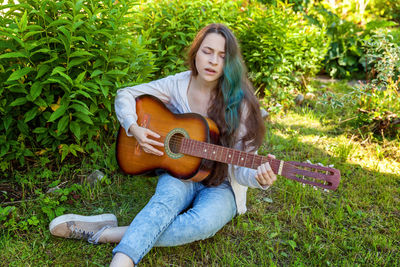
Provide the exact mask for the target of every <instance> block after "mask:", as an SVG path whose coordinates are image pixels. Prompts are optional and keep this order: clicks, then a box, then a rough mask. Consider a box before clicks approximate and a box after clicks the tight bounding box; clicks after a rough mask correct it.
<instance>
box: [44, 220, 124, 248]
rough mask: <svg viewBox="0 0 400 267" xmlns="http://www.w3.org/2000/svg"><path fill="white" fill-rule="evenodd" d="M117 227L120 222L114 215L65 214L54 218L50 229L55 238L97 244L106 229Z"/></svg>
mask: <svg viewBox="0 0 400 267" xmlns="http://www.w3.org/2000/svg"><path fill="white" fill-rule="evenodd" d="M117 226H118V221H117V217H115V215H114V214H100V215H94V216H82V215H77V214H64V215H61V216H58V217H57V218H54V219H53V220H52V221H51V222H50V225H49V229H50V233H51V234H52V235H54V236H60V237H65V238H77V239H86V240H87V241H89V242H90V243H94V244H97V243H98V241H99V239H100V235H101V234H102V233H103V231H104V230H105V229H107V228H111V227H117Z"/></svg>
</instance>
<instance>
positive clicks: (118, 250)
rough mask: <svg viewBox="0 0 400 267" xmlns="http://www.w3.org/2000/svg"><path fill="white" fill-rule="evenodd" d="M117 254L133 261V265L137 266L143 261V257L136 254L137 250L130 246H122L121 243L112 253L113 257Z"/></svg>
mask: <svg viewBox="0 0 400 267" xmlns="http://www.w3.org/2000/svg"><path fill="white" fill-rule="evenodd" d="M117 253H123V254H125V255H126V256H128V257H129V258H131V260H132V261H133V264H134V265H135V266H136V265H137V264H138V263H139V261H140V260H141V257H140V256H139V255H138V254H137V253H136V252H135V249H133V248H131V247H130V246H128V245H126V244H121V243H119V244H118V245H117V246H116V247H115V248H114V249H113V251H112V254H113V256H115V254H117Z"/></svg>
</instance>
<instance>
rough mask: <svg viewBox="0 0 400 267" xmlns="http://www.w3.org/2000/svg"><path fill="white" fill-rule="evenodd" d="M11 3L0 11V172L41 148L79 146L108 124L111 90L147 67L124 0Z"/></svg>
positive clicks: (143, 75)
mask: <svg viewBox="0 0 400 267" xmlns="http://www.w3.org/2000/svg"><path fill="white" fill-rule="evenodd" d="M19 2H20V4H9V5H3V6H2V7H1V9H3V10H4V12H3V14H2V15H1V16H0V25H1V26H0V47H1V48H2V49H1V50H0V112H1V117H2V120H3V123H2V124H0V132H1V134H0V161H1V162H2V165H1V168H2V170H3V171H4V170H6V169H7V168H10V167H11V161H13V160H19V164H20V165H23V164H24V163H25V159H24V158H25V157H33V156H35V155H41V154H44V153H46V152H49V151H51V152H54V151H57V150H59V152H60V153H62V159H63V158H64V157H65V156H66V155H68V153H72V154H75V155H77V154H76V153H77V152H83V151H84V148H85V145H86V144H88V143H90V142H96V140H97V139H98V138H99V136H102V135H104V133H103V132H107V131H108V130H110V129H111V130H112V131H114V129H113V125H114V122H115V118H114V116H113V111H112V104H113V96H114V94H115V91H116V89H117V88H118V87H121V86H122V85H123V84H128V83H132V82H142V81H144V80H146V79H148V78H149V77H151V76H152V72H153V71H154V67H153V56H152V54H151V53H150V52H149V51H147V50H146V49H145V46H146V44H147V40H145V39H143V38H141V36H133V35H131V34H129V32H130V31H129V29H128V28H127V25H130V24H129V23H131V22H132V19H130V18H128V17H127V15H128V14H130V9H131V8H132V4H130V3H129V1H117V2H115V1H111V0H106V1H95V0H87V1H74V0H59V1H49V0H35V1H29V0H20V1H19ZM8 9H9V10H8ZM131 17H133V16H131Z"/></svg>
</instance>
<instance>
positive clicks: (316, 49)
mask: <svg viewBox="0 0 400 267" xmlns="http://www.w3.org/2000/svg"><path fill="white" fill-rule="evenodd" d="M140 11H141V12H140V15H137V16H136V17H137V20H138V21H137V23H136V25H137V27H136V31H137V32H138V33H141V34H145V35H146V36H149V37H150V38H151V39H152V44H151V45H150V46H149V49H151V51H152V52H154V53H155V54H156V58H157V59H156V65H157V67H158V68H159V71H158V72H157V75H158V76H159V77H163V76H166V75H168V74H171V73H175V72H179V71H183V70H185V69H186V68H185V67H184V65H183V63H184V59H185V54H186V50H185V48H187V46H188V45H190V42H191V41H192V40H193V38H194V36H195V34H196V33H197V31H198V30H200V29H201V28H202V27H204V26H205V25H207V24H209V23H212V22H216V23H224V24H226V25H227V26H229V27H230V28H231V29H232V30H233V31H234V33H235V34H236V36H237V37H238V39H239V42H240V45H241V48H242V53H243V56H244V60H245V62H246V64H247V67H248V68H249V72H250V77H251V79H252V81H253V83H254V85H255V87H256V88H258V90H259V92H260V93H261V94H265V95H267V96H271V97H276V94H279V95H280V96H278V97H277V99H278V100H279V101H281V100H282V101H284V100H286V99H287V95H286V94H285V92H286V91H285V90H283V91H282V90H281V89H278V88H282V87H285V86H288V85H293V84H296V85H298V84H299V81H300V82H302V81H304V80H307V78H308V77H310V76H313V75H314V74H315V73H317V72H318V71H319V69H320V68H321V61H322V60H323V58H324V56H325V54H326V51H327V47H328V45H329V43H327V42H326V41H327V40H326V38H325V35H324V31H323V30H321V29H319V28H318V27H316V26H313V25H308V24H307V22H306V21H304V20H303V18H302V17H301V15H299V14H296V13H294V12H293V11H292V10H291V8H290V6H289V5H284V4H280V5H279V6H272V5H270V6H265V5H262V4H260V3H257V2H248V1H234V2H233V1H232V2H231V1H228V2H227V1H212V2H211V1H200V0H196V1H191V2H188V1H182V0H173V1H166V0H159V1H152V2H149V3H146V4H144V5H142V6H141V7H140ZM264 90H265V92H264ZM282 93H283V94H282Z"/></svg>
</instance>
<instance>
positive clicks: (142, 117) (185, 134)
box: [116, 95, 340, 190]
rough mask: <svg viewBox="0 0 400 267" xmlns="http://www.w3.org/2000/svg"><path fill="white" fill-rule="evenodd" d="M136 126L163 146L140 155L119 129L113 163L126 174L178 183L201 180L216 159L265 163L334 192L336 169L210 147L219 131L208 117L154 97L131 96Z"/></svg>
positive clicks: (279, 172)
mask: <svg viewBox="0 0 400 267" xmlns="http://www.w3.org/2000/svg"><path fill="white" fill-rule="evenodd" d="M136 113H137V115H138V120H137V123H138V125H139V126H142V127H145V128H148V129H150V130H152V131H154V132H156V133H158V134H159V135H160V136H161V138H160V140H159V141H160V142H163V143H164V147H163V148H158V149H160V150H161V151H163V152H164V154H163V156H157V155H154V154H150V153H146V152H144V151H143V150H142V149H141V148H140V146H139V144H138V142H137V141H136V139H135V138H134V137H128V136H127V135H126V132H125V129H124V128H123V127H120V129H119V132H118V138H117V146H116V148H117V152H116V154H117V161H118V165H119V167H120V168H121V170H122V171H123V172H125V173H127V174H131V175H139V174H143V173H146V172H149V171H154V170H157V169H163V170H165V171H167V172H168V173H169V174H170V175H172V176H174V177H176V178H179V179H184V180H192V181H196V182H198V181H202V180H203V179H205V178H206V177H207V176H208V175H209V174H210V173H211V171H212V170H211V169H210V167H209V164H205V161H207V160H211V161H217V162H223V163H227V164H233V165H237V166H242V167H247V168H252V169H257V167H258V166H260V165H261V164H262V163H265V162H267V161H268V162H269V164H270V165H271V168H272V171H273V172H274V173H275V174H277V175H281V176H284V177H286V178H288V179H292V180H294V181H297V182H300V183H304V184H310V185H313V186H317V187H321V188H324V189H330V190H336V188H337V187H338V185H339V181H340V171H339V170H337V169H334V168H330V167H323V166H319V165H315V164H310V163H302V162H296V161H283V160H278V159H273V158H267V157H265V156H262V155H256V154H253V153H247V152H244V151H240V150H236V149H232V148H227V147H223V146H220V145H216V144H217V142H218V135H219V130H218V127H217V125H216V124H215V123H214V122H213V121H212V120H210V119H208V118H204V117H203V116H201V115H199V114H196V113H185V114H174V113H172V112H171V111H170V110H169V109H168V108H167V107H166V106H165V104H164V103H163V102H161V101H160V100H159V99H158V98H156V97H154V96H150V95H142V96H139V97H137V98H136Z"/></svg>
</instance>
